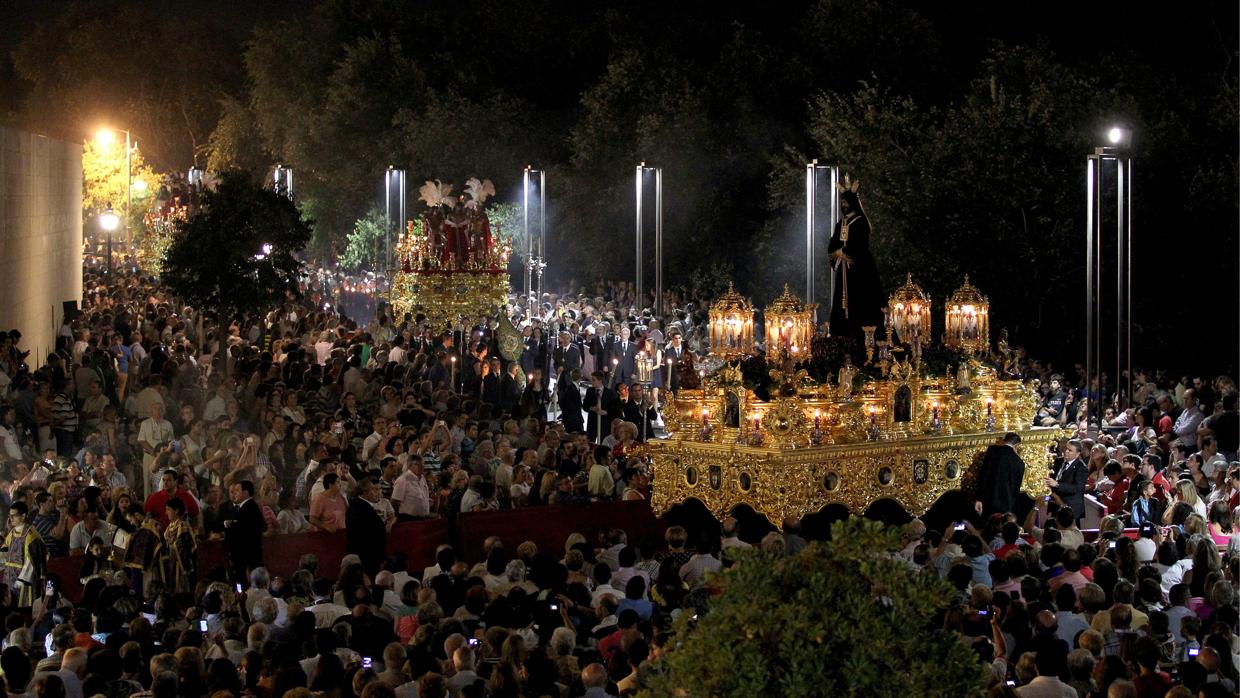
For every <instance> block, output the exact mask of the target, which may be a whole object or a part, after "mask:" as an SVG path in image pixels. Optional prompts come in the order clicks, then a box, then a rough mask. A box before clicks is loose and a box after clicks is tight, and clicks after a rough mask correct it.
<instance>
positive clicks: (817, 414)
mask: <svg viewBox="0 0 1240 698" xmlns="http://www.w3.org/2000/svg"><path fill="white" fill-rule="evenodd" d="M821 426H822V414H821V413H820V412H819V411H818V410H814V428H815V429H818V428H820V427H821Z"/></svg>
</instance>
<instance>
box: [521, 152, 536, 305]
mask: <svg viewBox="0 0 1240 698" xmlns="http://www.w3.org/2000/svg"><path fill="white" fill-rule="evenodd" d="M521 186H522V190H521V191H522V194H521V230H522V234H524V235H525V298H526V300H528V299H529V297H530V279H531V275H530V272H531V270H532V265H533V264H534V252H533V241H531V240H530V167H529V165H526V166H525V171H524V172H523V173H522V174H521Z"/></svg>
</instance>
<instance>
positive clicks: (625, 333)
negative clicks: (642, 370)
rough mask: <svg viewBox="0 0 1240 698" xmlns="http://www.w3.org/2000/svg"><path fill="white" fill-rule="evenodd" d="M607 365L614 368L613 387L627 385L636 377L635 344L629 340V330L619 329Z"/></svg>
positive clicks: (626, 328)
mask: <svg viewBox="0 0 1240 698" xmlns="http://www.w3.org/2000/svg"><path fill="white" fill-rule="evenodd" d="M608 363H609V364H610V365H611V366H612V367H613V368H614V371H615V374H614V375H613V376H612V384H613V385H628V384H629V383H630V382H632V379H633V377H634V376H636V375H637V342H633V341H631V340H630V339H629V328H628V327H621V328H620V339H619V340H617V341H616V343H615V344H613V345H612V348H611V356H610V357H609V358H608Z"/></svg>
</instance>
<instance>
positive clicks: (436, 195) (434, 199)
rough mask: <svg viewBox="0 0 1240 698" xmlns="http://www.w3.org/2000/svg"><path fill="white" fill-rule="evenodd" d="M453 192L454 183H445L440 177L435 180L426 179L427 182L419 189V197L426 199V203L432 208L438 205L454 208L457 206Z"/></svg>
mask: <svg viewBox="0 0 1240 698" xmlns="http://www.w3.org/2000/svg"><path fill="white" fill-rule="evenodd" d="M451 194H452V185H451V184H444V183H443V182H440V181H439V180H438V179H437V180H435V181H433V182H432V181H431V180H429V179H428V180H426V184H423V185H422V187H421V188H420V189H418V198H420V199H422V201H424V202H425V203H426V205H427V206H429V207H431V208H435V207H436V206H447V207H448V208H453V207H454V206H456V199H453V198H452V196H451Z"/></svg>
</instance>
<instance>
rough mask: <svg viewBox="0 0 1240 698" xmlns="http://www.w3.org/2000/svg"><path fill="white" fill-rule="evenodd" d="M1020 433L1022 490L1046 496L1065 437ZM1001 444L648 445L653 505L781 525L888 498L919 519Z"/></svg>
mask: <svg viewBox="0 0 1240 698" xmlns="http://www.w3.org/2000/svg"><path fill="white" fill-rule="evenodd" d="M768 418H769V414H768ZM1020 433H1021V435H1022V438H1023V441H1022V443H1021V446H1020V452H1021V456H1022V457H1023V458H1024V459H1025V463H1026V468H1025V482H1024V489H1025V491H1026V492H1028V493H1030V494H1031V495H1033V496H1040V495H1043V494H1045V486H1044V484H1043V482H1042V479H1044V478H1045V473H1046V472H1047V471H1046V469H1045V468H1047V467H1048V466H1049V464H1050V455H1049V451H1048V448H1047V447H1048V446H1049V445H1050V444H1052V443H1054V442H1055V440H1056V438H1058V436H1059V432H1058V430H1055V429H1036V428H1031V429H1027V430H1023V431H1021V432H1020ZM997 437H998V435H997V434H988V433H981V434H961V435H954V436H939V437H934V436H923V437H916V438H910V439H903V440H899V441H880V442H874V443H864V442H863V443H858V444H848V445H827V446H819V447H811V448H802V449H795V450H783V449H779V448H775V447H752V446H748V445H743V444H735V443H727V442H714V443H697V442H692V441H681V440H666V441H655V442H652V443H651V445H650V450H651V452H652V455H653V461H652V462H653V472H654V487H653V491H652V495H651V504H652V506H653V507H654V510H655V512H656V513H660V514H661V513H663V512H665V511H667V510H668V509H669V508H670V507H671V506H672V505H673V504H676V503H679V502H683V501H685V500H686V499H697V500H699V501H701V502H702V503H703V504H704V505H705V506H706V508H707V509H709V510H710V511H711V513H712V514H714V515H715V516H716V517H718V518H721V519H722V518H725V517H727V516H729V515H730V514H731V512H732V510H733V509H734V508H735V507H736V506H738V505H741V504H745V505H748V506H750V507H752V508H753V509H754V510H755V511H757V512H758V513H760V514H763V515H765V516H766V517H767V518H769V519H771V520H772V521H779V520H782V519H783V518H784V517H786V516H805V515H807V514H811V513H813V512H816V511H819V510H820V509H822V508H823V507H826V506H828V505H831V504H840V505H843V506H844V507H845V508H847V509H848V510H849V511H851V512H853V513H854V514H860V513H862V512H864V511H865V510H866V509H867V508H869V506H870V505H872V504H873V503H874V502H875V501H878V500H880V499H890V500H892V501H894V502H896V503H897V504H899V505H900V506H901V507H903V508H904V509H905V510H906V511H908V512H910V513H913V514H921V513H924V512H925V511H926V510H927V509H929V508H930V506H931V505H932V504H934V502H935V501H937V500H938V499H939V498H940V497H942V496H943V495H944V494H945V493H947V492H948V491H949V490H952V489H959V488H960V487H961V482H962V480H963V479H964V478H965V477H966V476H967V475H971V473H969V471H970V469H971V468H973V467H974V465H973V464H974V461H975V457H976V456H977V454H979V453H980V452H982V451H984V450H985V448H986V447H987V446H989V445H991V444H992V443H994V442H995V441H996V439H997Z"/></svg>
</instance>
